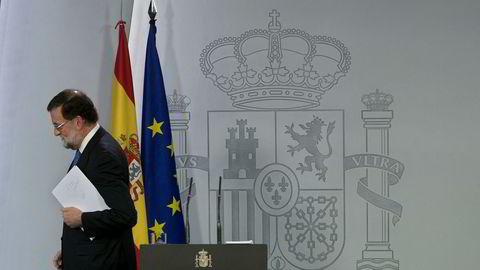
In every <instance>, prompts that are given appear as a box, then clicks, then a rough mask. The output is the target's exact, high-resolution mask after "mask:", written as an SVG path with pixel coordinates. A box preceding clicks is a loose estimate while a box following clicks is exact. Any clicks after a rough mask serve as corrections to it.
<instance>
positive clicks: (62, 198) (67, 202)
mask: <svg viewBox="0 0 480 270" xmlns="http://www.w3.org/2000/svg"><path fill="white" fill-rule="evenodd" d="M52 194H53V196H55V198H57V200H58V201H59V202H60V204H61V205H62V206H63V207H76V208H78V209H80V210H81V211H82V212H93V211H101V210H105V209H109V207H108V206H107V204H106V203H105V200H104V199H103V198H102V196H101V195H100V193H98V190H97V189H96V188H95V186H94V185H93V184H92V183H91V182H90V180H88V178H87V177H86V176H85V174H83V172H82V171H81V170H80V169H79V168H78V167H77V166H74V167H73V168H72V169H71V170H70V171H69V172H68V173H67V175H65V177H63V179H62V181H60V183H58V185H57V186H56V187H55V188H54V189H53V191H52Z"/></svg>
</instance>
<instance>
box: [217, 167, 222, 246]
mask: <svg viewBox="0 0 480 270" xmlns="http://www.w3.org/2000/svg"><path fill="white" fill-rule="evenodd" d="M221 201H222V177H221V176H219V177H218V194H217V244H221V243H222V222H221V220H220V203H221Z"/></svg>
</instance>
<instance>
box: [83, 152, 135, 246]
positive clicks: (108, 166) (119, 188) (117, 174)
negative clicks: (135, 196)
mask: <svg viewBox="0 0 480 270" xmlns="http://www.w3.org/2000/svg"><path fill="white" fill-rule="evenodd" d="M94 163H95V167H94V169H93V170H92V172H91V174H90V177H91V178H90V177H89V179H90V180H91V181H92V182H93V183H95V187H96V188H97V189H98V191H99V193H100V195H101V196H102V197H103V199H104V200H105V203H106V204H107V205H108V207H110V209H108V210H103V211H95V212H84V213H83V214H82V226H83V230H84V232H85V233H86V234H87V235H88V236H89V237H99V236H108V235H114V234H117V233H119V232H121V231H123V230H126V229H130V228H132V227H133V226H135V224H136V223H137V212H136V210H135V206H134V204H133V201H132V199H131V197H130V194H129V190H128V184H127V183H128V169H126V168H125V164H124V163H122V160H121V159H120V158H119V157H116V156H115V155H113V154H112V153H110V152H108V151H103V152H102V153H100V154H99V155H98V156H96V157H95V162H94ZM125 172H126V173H125ZM125 178H126V179H125Z"/></svg>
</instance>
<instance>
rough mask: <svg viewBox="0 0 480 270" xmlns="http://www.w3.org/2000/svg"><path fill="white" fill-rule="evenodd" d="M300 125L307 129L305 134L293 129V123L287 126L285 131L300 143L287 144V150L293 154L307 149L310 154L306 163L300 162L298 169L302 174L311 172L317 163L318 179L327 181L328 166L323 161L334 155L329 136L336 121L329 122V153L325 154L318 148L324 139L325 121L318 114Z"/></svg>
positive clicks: (327, 139) (327, 140)
mask: <svg viewBox="0 0 480 270" xmlns="http://www.w3.org/2000/svg"><path fill="white" fill-rule="evenodd" d="M299 126H300V128H302V129H303V130H304V131H305V134H299V133H297V132H296V131H295V130H294V129H293V128H294V125H293V123H292V124H291V125H290V126H285V128H286V129H287V130H286V131H285V133H286V134H290V136H291V137H292V139H293V140H295V141H296V142H297V143H298V144H297V145H295V146H292V145H287V146H288V150H287V152H288V153H291V154H292V156H293V155H294V154H295V152H300V151H301V150H303V149H305V150H306V151H307V153H308V154H309V155H307V156H306V157H305V159H304V163H299V167H297V170H299V171H300V172H301V174H303V173H304V172H305V171H308V172H311V171H313V166H312V164H315V169H316V170H317V171H318V172H317V173H316V174H315V175H316V176H318V180H322V181H324V182H325V181H326V173H327V169H328V168H327V167H326V166H325V164H323V163H324V161H325V159H327V158H329V157H330V156H331V155H332V146H331V144H330V141H329V137H330V134H331V133H332V131H333V129H334V128H335V121H333V122H329V123H328V127H327V135H326V143H327V146H328V153H326V154H323V153H322V152H320V150H319V149H318V146H319V143H320V141H322V140H323V136H322V129H324V127H325V126H327V125H326V124H325V122H324V121H323V120H322V119H320V118H318V117H317V116H313V120H312V121H310V122H308V123H306V124H305V125H303V124H300V125H299Z"/></svg>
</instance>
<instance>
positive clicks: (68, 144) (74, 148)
mask: <svg viewBox="0 0 480 270" xmlns="http://www.w3.org/2000/svg"><path fill="white" fill-rule="evenodd" d="M62 142H63V147H65V148H67V149H72V150H76V147H75V145H74V144H73V142H69V141H67V140H66V139H65V138H62Z"/></svg>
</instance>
